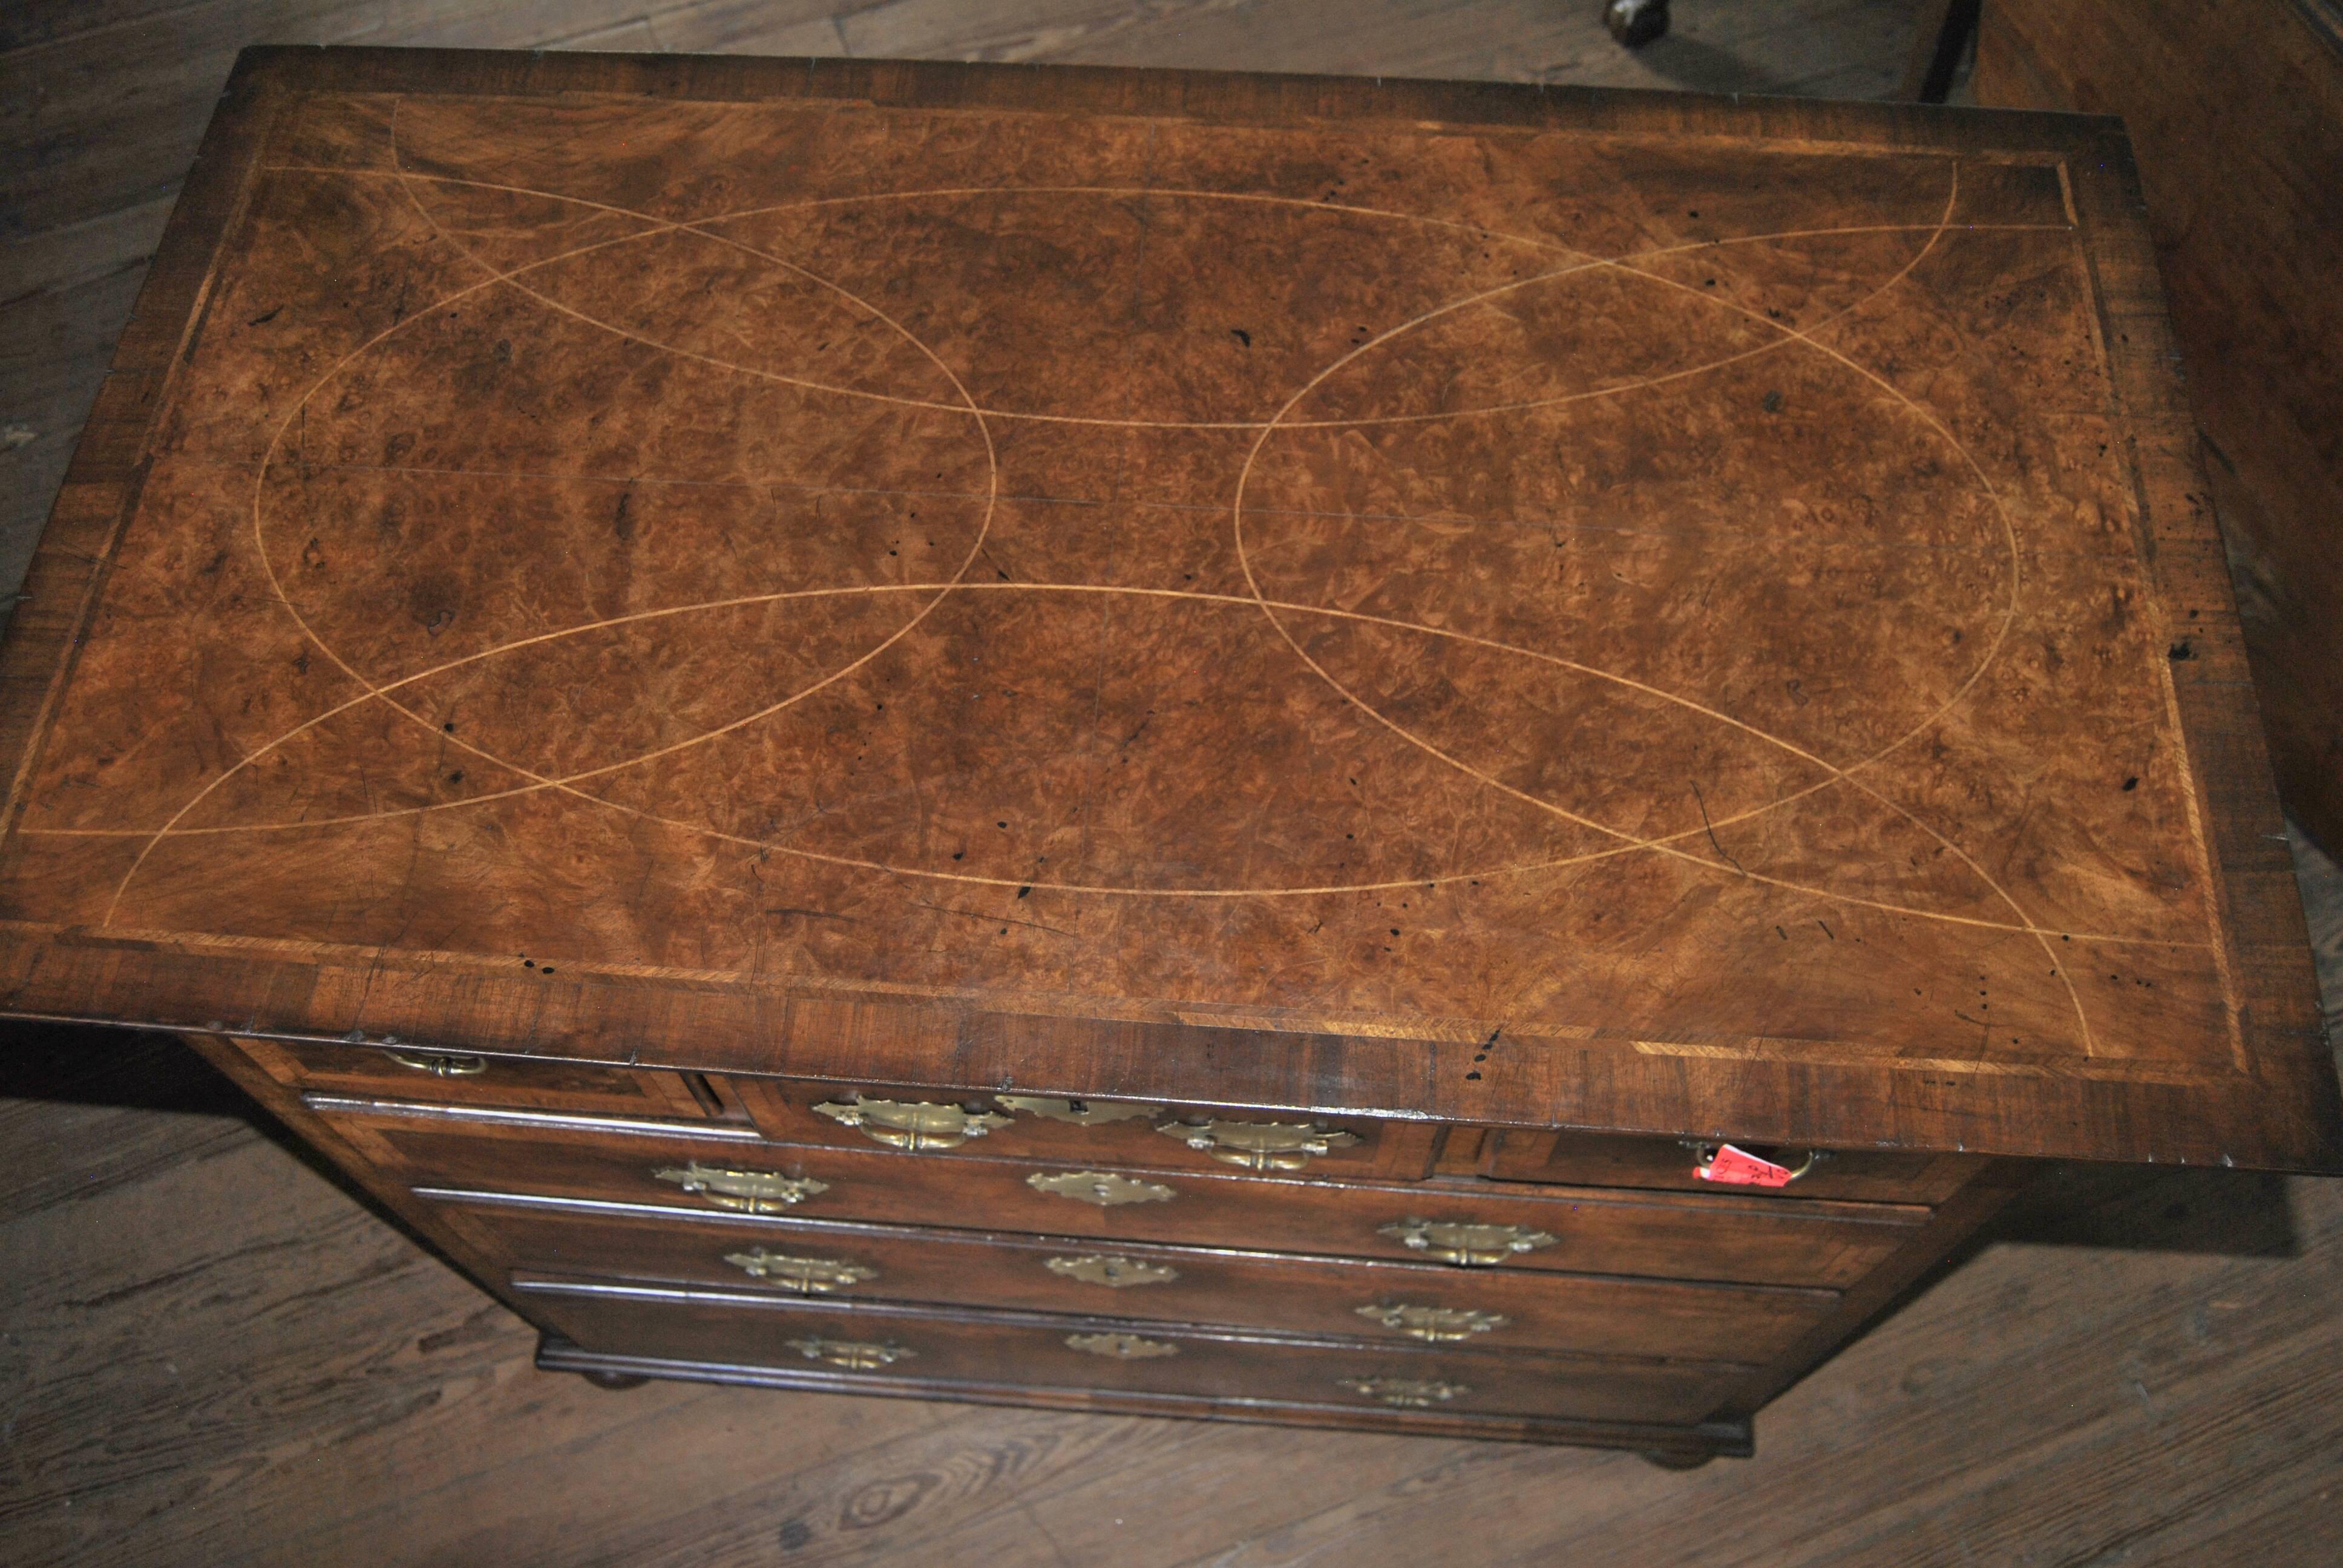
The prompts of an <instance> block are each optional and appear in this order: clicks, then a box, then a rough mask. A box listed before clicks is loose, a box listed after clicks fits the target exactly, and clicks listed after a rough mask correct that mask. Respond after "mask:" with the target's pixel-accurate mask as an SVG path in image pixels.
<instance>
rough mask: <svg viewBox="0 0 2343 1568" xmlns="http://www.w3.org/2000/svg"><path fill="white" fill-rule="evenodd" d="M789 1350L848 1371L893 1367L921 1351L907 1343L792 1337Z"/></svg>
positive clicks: (814, 1360)
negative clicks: (875, 1343) (878, 1343)
mask: <svg viewBox="0 0 2343 1568" xmlns="http://www.w3.org/2000/svg"><path fill="white" fill-rule="evenodd" d="M789 1349H791V1350H793V1351H795V1352H798V1354H799V1355H801V1356H803V1357H805V1359H806V1360H808V1361H809V1362H829V1363H830V1365H832V1366H834V1367H844V1368H846V1369H847V1370H848V1371H849V1372H870V1371H871V1370H873V1369H874V1368H877V1367H883V1366H892V1365H893V1364H894V1363H895V1362H907V1361H910V1359H911V1358H912V1357H914V1356H916V1355H917V1354H919V1352H917V1351H914V1350H912V1349H911V1348H910V1347H909V1346H908V1345H897V1344H885V1345H874V1344H872V1343H870V1342H869V1341H867V1340H791V1341H789Z"/></svg>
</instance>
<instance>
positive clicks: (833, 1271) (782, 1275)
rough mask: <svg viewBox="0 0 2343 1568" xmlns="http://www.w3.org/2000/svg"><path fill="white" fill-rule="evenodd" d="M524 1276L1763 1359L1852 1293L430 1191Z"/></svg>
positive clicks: (1483, 1343) (1495, 1344)
mask: <svg viewBox="0 0 2343 1568" xmlns="http://www.w3.org/2000/svg"><path fill="white" fill-rule="evenodd" d="M426 1196H428V1197H432V1198H435V1199H437V1200H439V1201H442V1203H443V1204H444V1205H445V1211H446V1212H447V1214H448V1215H449V1217H450V1218H451V1220H452V1221H453V1222H454V1223H456V1224H457V1225H458V1228H460V1229H462V1230H464V1231H466V1232H467V1233H468V1235H470V1236H472V1237H473V1238H474V1239H475V1240H476V1241H477V1242H478V1245H479V1246H480V1248H481V1250H482V1251H486V1252H488V1253H489V1254H490V1255H491V1256H495V1257H498V1258H502V1259H504V1260H506V1261H507V1262H508V1265H509V1266H510V1267H511V1268H513V1269H516V1270H519V1271H528V1272H535V1273H548V1274H593V1275H599V1276H602V1277H604V1278H609V1279H623V1280H639V1281H649V1282H681V1283H691V1284H709V1285H719V1286H730V1287H733V1288H735V1289H739V1290H759V1291H767V1292H782V1293H795V1294H813V1295H833V1296H845V1297H852V1298H854V1299H856V1300H863V1299H869V1300H873V1301H891V1302H928V1303H932V1304H940V1305H950V1306H968V1307H998V1308H1012V1309H1022V1310H1025V1311H1030V1312H1071V1313H1103V1312H1112V1313H1114V1314H1116V1315H1119V1316H1126V1317H1131V1318H1138V1319H1149V1320H1152V1321H1156V1322H1187V1323H1221V1324H1229V1325H1233V1326H1236V1327H1241V1328H1259V1329H1273V1330H1285V1331H1288V1332H1296V1333H1308V1334H1332V1335H1336V1336H1344V1337H1352V1338H1361V1337H1363V1338H1367V1339H1378V1340H1381V1339H1388V1340H1391V1341H1393V1342H1395V1343H1400V1344H1409V1343H1417V1342H1427V1341H1426V1336H1436V1338H1434V1339H1433V1340H1432V1341H1430V1342H1448V1341H1453V1342H1461V1343H1464V1344H1469V1345H1471V1346H1473V1347H1474V1348H1476V1349H1480V1348H1487V1349H1514V1348H1543V1349H1548V1350H1559V1351H1579V1352H1594V1353H1598V1354H1609V1355H1640V1356H1674V1357H1683V1358H1691V1359H1694V1360H1704V1361H1747V1362H1763V1361H1765V1360H1767V1359H1769V1358H1771V1357H1773V1356H1775V1355H1776V1354H1778V1353H1780V1352H1783V1351H1785V1350H1786V1349H1788V1348H1789V1346H1790V1344H1791V1343H1792V1342H1794V1341H1795V1340H1796V1339H1797V1338H1798V1337H1799V1336H1801V1335H1802V1334H1804V1333H1805V1332H1806V1331H1807V1330H1808V1329H1809V1328H1811V1327H1813V1325H1814V1324H1815V1322H1818V1321H1819V1320H1820V1319H1821V1318H1822V1317H1823V1315H1824V1314H1825V1313H1826V1312H1829V1311H1830V1310H1831V1309H1832V1308H1833V1307H1835V1305H1836V1304H1837V1302H1838V1300H1839V1297H1838V1294H1837V1292H1833V1291H1818V1290H1793V1289H1787V1288H1782V1287H1769V1286H1762V1285H1707V1284H1673V1283H1667V1282H1654V1281H1645V1280H1628V1279H1615V1278H1610V1277H1607V1276H1603V1275H1574V1274H1538V1273H1533V1272H1530V1271H1516V1270H1510V1269H1508V1270H1490V1271H1472V1270H1465V1269H1456V1268H1447V1267H1443V1266H1441V1265H1439V1264H1433V1263H1398V1262H1372V1263H1371V1262H1357V1261H1346V1260H1342V1259H1333V1258H1311V1257H1289V1256H1282V1255H1279V1254H1273V1253H1261V1252H1239V1251H1205V1250H1202V1249H1197V1248H1185V1247H1151V1246H1146V1245H1143V1244H1141V1243H1136V1242H1128V1241H1126V1242H1120V1243H1116V1244H1115V1245H1113V1246H1112V1247H1101V1246H1100V1245H1099V1244H1097V1243H1095V1242H1093V1241H1088V1240H1084V1239H1081V1238H1071V1237H1068V1238H1056V1239H1051V1238H1026V1237H1011V1236H997V1235H987V1234H983V1233H981V1232H971V1231H939V1230H923V1231H913V1230H902V1229H896V1228H891V1227H882V1226H875V1225H861V1224H853V1223H847V1222H840V1221H818V1220H794V1219H766V1220H758V1219H749V1220H727V1219H717V1218H712V1217H710V1216H708V1215H705V1214H699V1213H695V1212H692V1211H682V1210H673V1209H632V1210H629V1209H628V1208H626V1207H622V1206H618V1205H595V1206H586V1205H571V1206H567V1207H565V1206H563V1205H562V1204H561V1203H560V1202H559V1201H548V1200H523V1201H498V1200H489V1199H484V1198H480V1197H477V1196H475V1197H469V1198H467V1197H464V1196H461V1195H458V1194H455V1193H449V1192H446V1191H434V1190H430V1189H427V1190H426Z"/></svg>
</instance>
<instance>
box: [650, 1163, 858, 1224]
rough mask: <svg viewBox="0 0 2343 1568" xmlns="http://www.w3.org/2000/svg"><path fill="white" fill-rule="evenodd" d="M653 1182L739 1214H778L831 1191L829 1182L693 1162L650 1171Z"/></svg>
mask: <svg viewBox="0 0 2343 1568" xmlns="http://www.w3.org/2000/svg"><path fill="white" fill-rule="evenodd" d="M651 1180H652V1181H672V1182H674V1183H675V1184H676V1185H677V1186H679V1187H680V1188H682V1189H683V1190H684V1191H687V1192H691V1193H696V1194H698V1195H699V1196H700V1197H703V1198H705V1199H707V1200H708V1201H709V1204H710V1205H711V1206H713V1207H715V1208H718V1209H728V1210H730V1211H732V1212H734V1213H736V1214H778V1213H779V1212H780V1211H782V1210H784V1209H788V1208H791V1207H793V1206H795V1205H797V1204H799V1203H802V1202H804V1201H806V1200H807V1199H809V1198H810V1197H812V1196H814V1195H815V1194H816V1193H818V1192H827V1191H830V1183H829V1182H827V1181H815V1180H814V1179H813V1178H812V1177H810V1176H784V1175H782V1174H781V1173H780V1172H779V1171H729V1170H726V1169H725V1168H724V1167H722V1166H720V1165H702V1164H701V1163H700V1162H699V1161H697V1160H694V1161H691V1162H690V1163H689V1164H688V1165H684V1166H682V1167H680V1168H679V1167H677V1166H673V1165H668V1166H662V1167H660V1168H659V1170H656V1171H652V1172H651Z"/></svg>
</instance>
